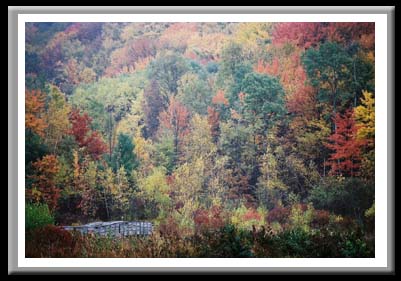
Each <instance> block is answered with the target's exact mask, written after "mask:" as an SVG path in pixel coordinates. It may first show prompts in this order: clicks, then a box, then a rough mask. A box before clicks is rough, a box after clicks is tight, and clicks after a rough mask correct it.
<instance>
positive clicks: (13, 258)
mask: <svg viewBox="0 0 401 281" xmlns="http://www.w3.org/2000/svg"><path fill="white" fill-rule="evenodd" d="M52 13H59V14H67V13H74V14H83V13H93V14H95V13H102V14H110V13H113V14H115V13H121V14H127V13H130V14H146V13H153V14H168V13H176V14H185V13H193V14H202V13H204V14H205V13H209V14H229V13H238V14H263V13H270V14H278V13H286V14H300V13H310V14H322V13H329V14H335V13H342V14H366V13H371V14H387V35H388V39H387V40H388V41H387V43H388V46H387V62H388V64H387V71H388V75H387V85H388V89H387V91H388V92H387V97H388V100H387V109H388V111H387V121H388V124H387V126H388V127H387V129H388V132H387V137H388V140H387V146H388V147H387V156H388V158H387V161H388V162H387V165H388V170H387V179H388V182H387V221H388V233H387V255H388V257H387V259H388V265H387V267H385V268H364V267H353V268H344V267H335V268H332V267H330V268H322V267H320V268H319V267H315V268H313V267H308V268H295V267H286V268H267V267H266V268H249V267H245V268H223V267H221V268H206V267H204V268H200V267H193V268H182V267H181V268H180V267H178V268H160V267H159V268H156V267H153V268H116V267H110V268H65V267H59V268H55V267H52V268H43V267H41V268H19V267H18V252H17V246H18V245H17V236H16V235H15V234H16V233H18V220H17V210H18V208H17V204H16V203H17V200H16V199H17V197H18V189H17V186H18V162H17V159H18V136H17V130H16V129H14V128H18V119H17V117H18V116H17V115H18V110H17V109H18V106H17V104H18V94H15V93H18V91H17V90H18V88H17V85H18V83H17V81H18V71H17V70H18V51H17V50H18V44H17V43H18V42H17V37H18V30H17V29H18V28H17V23H18V14H52ZM394 13H395V7H393V6H381V7H377V6H362V7H361V6H350V7H340V6H334V7H329V6H316V7H302V6H293V7H285V6H273V7H268V6H260V7H258V6H253V7H241V6H239V7H224V6H220V7H205V6H198V7H197V6H188V7H178V6H176V7H162V6H158V7H157V6H155V7H152V6H141V7H139V6H137V7H135V6H127V7H124V6H119V7H90V6H83V7H71V6H68V7H65V6H60V7H57V6H50V7H32V6H26V7H17V6H9V7H8V274H9V275H10V274H30V273H44V272H47V273H69V272H70V273H74V272H75V273H78V272H80V273H95V272H96V273H103V272H104V273H106V272H120V273H143V272H152V273H170V272H171V273H175V272H179V273H189V272H215V273H217V272H227V273H228V272H230V273H234V272H238V273H239V272H248V273H263V272H264V273H284V272H285V273H308V272H314V273H329V272H332V273H336V272H337V273H387V274H391V273H395V247H394V245H395V244H394V243H395V240H394V239H395V235H394V234H395V225H394V224H395V217H394V216H395V212H394V208H395V199H394V193H395V191H394V186H395V185H394V164H393V163H394V153H393V152H394V123H395V120H394V112H395V111H394V106H395V104H394V101H395V97H394V94H395V92H394V90H395V89H394V81H395V80H394V78H395V77H394V71H395V63H394V59H393V58H394V55H395V42H394V40H395V38H394V36H395V14H394Z"/></svg>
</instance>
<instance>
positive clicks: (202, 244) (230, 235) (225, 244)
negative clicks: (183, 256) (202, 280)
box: [194, 224, 253, 258]
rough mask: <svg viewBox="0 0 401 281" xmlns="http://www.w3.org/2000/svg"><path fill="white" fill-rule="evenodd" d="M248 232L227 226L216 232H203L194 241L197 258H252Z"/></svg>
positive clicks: (230, 225) (249, 233)
mask: <svg viewBox="0 0 401 281" xmlns="http://www.w3.org/2000/svg"><path fill="white" fill-rule="evenodd" d="M251 238H252V236H251V232H250V231H243V230H241V229H238V228H236V227H235V226H234V225H232V224H227V225H225V226H224V227H222V228H220V230H219V231H217V232H210V231H207V230H206V231H204V232H203V233H202V234H201V235H197V236H196V237H195V239H194V243H195V246H196V252H197V256H198V257H206V258H223V257H230V258H247V257H253V253H252V251H251V247H252V239H251Z"/></svg>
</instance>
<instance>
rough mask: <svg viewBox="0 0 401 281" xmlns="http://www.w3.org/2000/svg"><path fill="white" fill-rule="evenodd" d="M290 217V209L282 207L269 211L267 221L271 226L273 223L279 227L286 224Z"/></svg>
mask: <svg viewBox="0 0 401 281" xmlns="http://www.w3.org/2000/svg"><path fill="white" fill-rule="evenodd" d="M289 216H290V209H288V208H284V207H280V206H279V207H275V208H274V209H272V210H270V211H269V214H268V215H267V221H268V222H269V223H270V224H271V223H273V222H278V223H280V224H281V225H284V224H287V223H288V218H289Z"/></svg>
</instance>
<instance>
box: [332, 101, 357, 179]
mask: <svg viewBox="0 0 401 281" xmlns="http://www.w3.org/2000/svg"><path fill="white" fill-rule="evenodd" d="M334 123H335V126H336V130H335V132H334V133H333V134H332V135H331V136H330V137H329V141H330V143H327V144H325V145H326V147H328V148H329V149H331V150H333V151H334V153H332V154H331V156H330V158H329V161H328V162H327V163H326V165H328V166H330V167H331V174H333V175H347V176H351V177H352V176H356V175H358V169H359V166H360V160H361V157H360V154H361V147H362V146H363V144H364V141H362V140H359V139H357V137H356V134H357V126H356V125H355V118H354V111H353V109H349V110H347V111H346V112H345V114H344V115H341V114H339V113H337V114H336V116H335V117H334Z"/></svg>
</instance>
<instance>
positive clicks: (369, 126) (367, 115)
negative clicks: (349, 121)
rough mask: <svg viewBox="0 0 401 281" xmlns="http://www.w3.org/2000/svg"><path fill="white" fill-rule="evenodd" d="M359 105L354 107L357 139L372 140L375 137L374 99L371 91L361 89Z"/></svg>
mask: <svg viewBox="0 0 401 281" xmlns="http://www.w3.org/2000/svg"><path fill="white" fill-rule="evenodd" d="M361 103H362V104H361V105H360V106H357V107H356V108H355V119H356V121H357V125H358V127H359V129H358V133H357V136H358V138H359V139H365V140H371V141H372V140H374V137H375V99H374V97H373V94H372V93H369V92H368V91H363V97H362V98H361Z"/></svg>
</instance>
